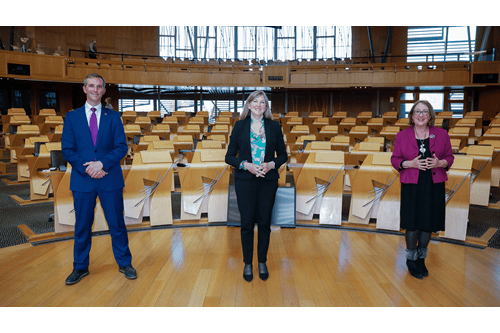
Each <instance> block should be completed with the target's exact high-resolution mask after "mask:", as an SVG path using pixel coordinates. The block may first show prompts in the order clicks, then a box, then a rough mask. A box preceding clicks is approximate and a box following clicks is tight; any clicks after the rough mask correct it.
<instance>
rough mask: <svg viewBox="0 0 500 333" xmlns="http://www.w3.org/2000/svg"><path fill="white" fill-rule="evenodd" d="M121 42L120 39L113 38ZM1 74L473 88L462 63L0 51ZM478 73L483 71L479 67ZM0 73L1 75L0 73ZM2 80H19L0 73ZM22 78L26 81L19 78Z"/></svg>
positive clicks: (145, 81)
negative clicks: (18, 67)
mask: <svg viewBox="0 0 500 333" xmlns="http://www.w3.org/2000/svg"><path fill="white" fill-rule="evenodd" d="M116 38H120V37H116ZM0 60H2V63H3V65H1V64H0V67H2V68H3V72H4V73H5V72H6V67H7V65H6V63H9V62H13V63H17V64H28V65H30V66H31V75H30V76H29V79H33V80H46V81H56V80H57V81H73V82H81V81H82V80H83V78H84V77H85V76H86V75H87V74H89V73H92V72H97V73H100V74H101V75H103V76H104V77H105V78H106V81H107V82H109V83H115V84H120V83H124V84H126V83H128V84H137V83H141V84H150V85H190V86H242V87H245V86H253V87H258V86H261V87H262V86H265V87H290V88H316V87H317V88H330V87H331V88H334V87H345V88H351V87H386V88H388V87H401V86H407V85H412V86H420V85H425V86H454V85H459V86H463V85H468V86H474V84H472V82H471V77H472V74H474V72H471V71H470V70H469V68H468V66H467V65H466V64H464V63H458V62H452V63H427V64H420V65H419V64H414V63H411V64H377V65H374V64H356V65H332V64H327V63H320V62H318V63H316V64H313V65H310V64H309V62H307V64H306V65H301V64H302V62H301V64H299V65H296V64H295V65H291V64H290V65H282V66H277V65H274V66H264V67H263V70H262V72H261V71H260V70H259V66H255V65H248V64H245V63H243V62H223V63H222V64H217V63H216V64H203V62H201V61H200V62H194V61H189V60H187V61H186V60H184V61H183V62H181V61H175V62H173V63H172V62H169V61H164V60H162V59H160V58H158V59H154V58H151V59H124V60H122V59H121V58H116V59H97V60H96V59H88V58H79V57H73V56H72V57H66V58H64V57H56V56H48V55H37V54H32V53H21V52H11V51H1V52H0ZM489 65H490V66H491V67H490V69H495V68H497V69H498V67H500V62H490V64H489ZM481 70H483V69H481ZM0 73H1V72H0ZM3 75H4V76H6V77H14V78H20V77H21V76H19V75H17V76H15V75H9V74H3ZM23 78H25V79H28V77H26V76H24V77H23Z"/></svg>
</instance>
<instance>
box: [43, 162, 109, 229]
mask: <svg viewBox="0 0 500 333" xmlns="http://www.w3.org/2000/svg"><path fill="white" fill-rule="evenodd" d="M71 172H72V168H71V164H69V163H68V167H67V169H66V172H61V171H53V172H51V173H50V181H51V184H52V188H53V190H54V232H55V233H64V232H73V231H75V222H76V219H75V209H74V205H73V192H71V190H70V189H69V184H70V179H71ZM105 230H108V225H107V223H106V218H105V217H104V212H103V210H102V206H101V201H100V200H99V198H98V199H97V203H96V209H95V214H94V225H93V227H92V231H93V232H98V231H105Z"/></svg>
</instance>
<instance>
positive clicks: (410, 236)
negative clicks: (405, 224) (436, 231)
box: [405, 230, 431, 250]
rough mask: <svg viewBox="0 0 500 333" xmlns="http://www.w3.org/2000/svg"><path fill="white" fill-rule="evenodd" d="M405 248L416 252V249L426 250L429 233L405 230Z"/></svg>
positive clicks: (429, 237)
mask: <svg viewBox="0 0 500 333" xmlns="http://www.w3.org/2000/svg"><path fill="white" fill-rule="evenodd" d="M405 239H406V248H407V249H408V250H416V249H417V244H418V247H421V248H424V249H426V248H427V246H428V245H429V242H430V240H431V233H430V232H427V231H422V230H406V234H405Z"/></svg>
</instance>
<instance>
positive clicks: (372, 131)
mask: <svg viewBox="0 0 500 333" xmlns="http://www.w3.org/2000/svg"><path fill="white" fill-rule="evenodd" d="M366 126H368V136H375V135H377V134H378V133H379V132H380V130H381V129H382V128H383V127H384V120H383V119H382V118H372V119H370V120H368V122H367V123H366Z"/></svg>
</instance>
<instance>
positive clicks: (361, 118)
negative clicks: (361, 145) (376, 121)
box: [356, 111, 372, 126]
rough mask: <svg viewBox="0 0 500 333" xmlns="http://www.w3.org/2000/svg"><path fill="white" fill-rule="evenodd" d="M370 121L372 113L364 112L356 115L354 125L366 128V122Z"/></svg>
mask: <svg viewBox="0 0 500 333" xmlns="http://www.w3.org/2000/svg"><path fill="white" fill-rule="evenodd" d="M370 119H372V112H371V111H364V112H360V113H358V116H357V117H356V125H358V126H366V124H368V121H369V120H370Z"/></svg>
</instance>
